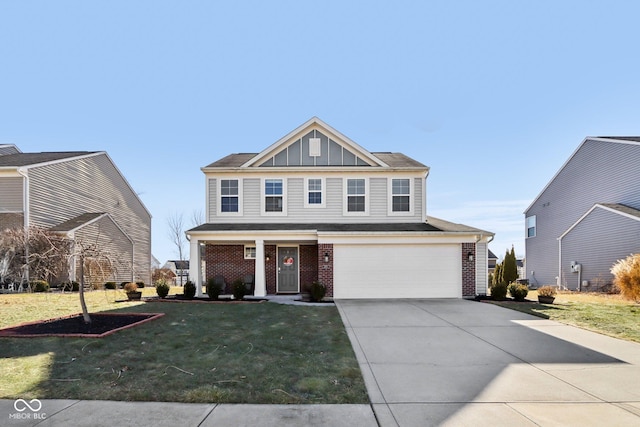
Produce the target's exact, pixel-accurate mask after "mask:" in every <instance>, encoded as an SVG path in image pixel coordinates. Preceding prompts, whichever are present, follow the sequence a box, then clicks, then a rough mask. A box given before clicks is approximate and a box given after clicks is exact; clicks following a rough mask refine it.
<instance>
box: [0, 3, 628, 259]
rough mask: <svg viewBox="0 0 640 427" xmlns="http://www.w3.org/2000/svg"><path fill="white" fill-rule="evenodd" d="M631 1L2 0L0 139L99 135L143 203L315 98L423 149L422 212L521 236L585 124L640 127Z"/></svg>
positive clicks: (507, 240) (282, 124)
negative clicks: (528, 212) (527, 213)
mask: <svg viewBox="0 0 640 427" xmlns="http://www.w3.org/2000/svg"><path fill="white" fill-rule="evenodd" d="M639 15H640V3H638V2H635V1H615V0H613V1H612V0H608V1H588V0H582V1H568V0H566V1H557V0H555V1H513V0H511V1H507V0H505V1H388V2H382V1H369V2H362V1H344V0H343V1H322V2H319V1H315V2H311V1H302V0H298V1H274V0H271V1H252V2H247V1H237V2H220V1H160V0H153V1H91V2H88V1H63V0H57V1H55V2H53V1H17V0H16V1H2V2H0V143H12V144H16V145H17V146H18V147H19V148H20V149H21V150H22V151H24V152H32V151H69V150H91V151H93V150H104V151H107V152H108V153H109V155H110V156H111V158H112V159H113V160H114V161H115V163H116V164H117V166H118V168H119V169H120V170H121V171H122V173H123V174H124V175H125V176H126V178H127V180H128V181H129V183H130V184H131V185H132V187H133V188H134V189H135V190H136V191H137V192H138V193H139V194H140V197H141V199H142V200H143V202H144V203H145V205H146V206H147V208H148V209H149V210H150V211H151V213H152V215H153V237H152V238H153V253H154V255H155V256H156V257H157V258H158V259H159V260H160V261H161V262H164V261H166V260H167V259H172V258H176V251H175V249H174V247H173V246H172V245H171V243H170V241H169V238H168V229H167V218H168V217H169V216H170V215H172V214H174V213H179V212H183V213H184V215H185V219H186V221H187V223H188V222H189V217H191V216H192V213H193V212H194V211H197V210H204V203H205V195H204V175H203V174H202V172H201V171H200V167H202V166H205V165H207V164H209V163H211V162H213V161H215V160H217V159H219V158H221V157H223V156H225V155H227V154H229V153H232V152H258V151H261V150H262V149H263V148H265V147H267V146H269V145H270V144H272V143H273V142H275V141H276V140H278V139H279V138H280V137H282V136H284V135H285V134H287V133H288V132H289V131H291V130H293V129H294V128H296V127H297V126H299V125H300V124H302V123H304V122H305V121H306V120H308V119H309V118H311V117H313V116H318V117H319V118H320V119H322V120H323V121H325V122H327V123H328V124H329V125H331V126H333V127H334V128H336V129H337V130H339V131H340V132H342V133H343V134H345V135H346V136H348V137H349V138H351V139H352V140H354V141H356V142H357V143H358V144H360V145H362V146H363V147H365V148H366V149H368V150H370V151H399V152H403V153H405V154H407V155H409V156H411V157H413V158H415V159H417V160H419V161H421V162H422V163H425V164H427V165H428V166H430V167H431V173H430V175H429V178H428V184H427V193H428V194H427V197H428V213H429V214H430V215H433V216H437V217H441V218H443V219H446V220H449V221H454V222H462V223H465V224H468V225H471V226H475V227H479V228H484V229H488V230H490V231H493V232H495V233H496V237H495V240H494V242H493V243H492V244H491V245H490V248H491V249H492V250H493V251H494V252H495V253H496V254H497V255H498V256H502V255H503V254H504V251H505V250H506V249H507V248H510V247H511V245H512V244H513V245H514V246H515V248H516V253H517V254H518V255H520V256H522V255H524V237H523V236H524V231H523V230H524V217H523V215H522V212H523V210H524V209H525V208H526V207H527V206H528V205H529V203H530V202H531V201H532V200H533V199H534V198H535V197H536V196H537V195H538V193H539V192H540V191H541V190H542V188H543V187H544V186H545V185H546V184H547V182H548V181H549V180H550V179H551V177H552V176H553V175H554V174H555V172H556V171H557V170H558V168H559V167H560V166H561V165H562V164H563V163H564V162H565V160H566V159H567V158H568V156H570V155H571V153H572V152H573V151H574V150H575V149H576V148H577V146H578V145H579V144H580V142H581V141H582V140H583V139H584V138H585V137H586V136H597V135H640V121H639V120H638V119H639V118H640V102H638V100H639V99H640V78H639V77H638V76H639V75H640V74H639V71H638V70H639V69H640V67H639V61H640V59H639V58H640V56H639V55H638V52H639V46H640V43H639V42H640V35H639V33H638V31H637V16H639Z"/></svg>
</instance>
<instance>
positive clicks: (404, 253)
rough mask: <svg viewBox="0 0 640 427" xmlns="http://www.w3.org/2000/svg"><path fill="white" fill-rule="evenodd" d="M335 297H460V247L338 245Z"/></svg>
mask: <svg viewBox="0 0 640 427" xmlns="http://www.w3.org/2000/svg"><path fill="white" fill-rule="evenodd" d="M333 250H334V276H333V277H334V279H333V283H334V284H333V292H334V297H335V298H460V297H461V296H462V272H461V266H462V260H461V255H460V245H334V247H333Z"/></svg>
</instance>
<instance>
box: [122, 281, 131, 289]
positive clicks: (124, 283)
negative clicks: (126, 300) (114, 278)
mask: <svg viewBox="0 0 640 427" xmlns="http://www.w3.org/2000/svg"><path fill="white" fill-rule="evenodd" d="M127 283H129V282H120V287H121V288H122V289H124V286H125V285H126V284H127Z"/></svg>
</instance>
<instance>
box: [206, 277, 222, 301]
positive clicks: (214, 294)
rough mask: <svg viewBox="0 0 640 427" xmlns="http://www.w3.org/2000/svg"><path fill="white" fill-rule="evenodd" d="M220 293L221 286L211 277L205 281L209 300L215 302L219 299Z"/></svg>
mask: <svg viewBox="0 0 640 427" xmlns="http://www.w3.org/2000/svg"><path fill="white" fill-rule="evenodd" d="M221 293H222V285H220V284H219V283H216V281H215V279H214V278H213V277H212V278H210V279H209V280H207V295H208V296H209V299H213V300H216V299H218V297H220V294H221Z"/></svg>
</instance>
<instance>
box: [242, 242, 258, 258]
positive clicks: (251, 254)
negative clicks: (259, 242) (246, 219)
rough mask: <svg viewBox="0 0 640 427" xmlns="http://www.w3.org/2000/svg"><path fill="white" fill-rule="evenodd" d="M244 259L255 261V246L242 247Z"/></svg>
mask: <svg viewBox="0 0 640 427" xmlns="http://www.w3.org/2000/svg"><path fill="white" fill-rule="evenodd" d="M244 259H256V246H255V245H244Z"/></svg>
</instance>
